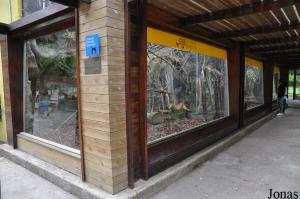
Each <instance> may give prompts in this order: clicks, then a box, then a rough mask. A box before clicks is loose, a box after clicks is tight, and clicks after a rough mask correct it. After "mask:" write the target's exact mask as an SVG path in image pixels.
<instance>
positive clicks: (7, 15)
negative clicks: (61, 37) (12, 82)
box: [0, 0, 22, 142]
mask: <svg viewBox="0 0 300 199" xmlns="http://www.w3.org/2000/svg"><path fill="white" fill-rule="evenodd" d="M21 16H22V0H0V22H1V23H5V24H10V23H11V22H13V21H16V20H18V19H19V18H21ZM0 49H1V48H0ZM0 103H1V115H2V118H1V120H0V141H3V142H7V132H6V118H5V109H4V108H5V104H4V87H3V70H2V60H1V50H0Z"/></svg>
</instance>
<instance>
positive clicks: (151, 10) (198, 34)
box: [146, 5, 231, 48]
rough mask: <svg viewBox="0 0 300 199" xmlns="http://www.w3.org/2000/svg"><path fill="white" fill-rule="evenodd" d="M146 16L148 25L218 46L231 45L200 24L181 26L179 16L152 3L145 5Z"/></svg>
mask: <svg viewBox="0 0 300 199" xmlns="http://www.w3.org/2000/svg"><path fill="white" fill-rule="evenodd" d="M146 16H147V23H148V26H152V27H154V28H158V29H161V30H165V31H168V32H172V33H175V34H178V35H182V36H186V37H189V38H191V39H195V40H199V41H202V42H205V43H208V44H212V45H215V46H218V47H222V48H224V47H225V48H226V47H231V42H230V41H226V40H223V41H221V40H216V39H215V37H216V36H217V35H216V33H215V32H213V31H211V30H209V29H206V28H203V27H200V26H199V27H197V28H195V27H182V26H181V22H180V18H179V17H177V16H175V15H173V14H170V13H169V12H167V11H165V10H163V9H161V8H157V7H155V6H153V5H147V9H146Z"/></svg>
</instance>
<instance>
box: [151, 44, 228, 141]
mask: <svg viewBox="0 0 300 199" xmlns="http://www.w3.org/2000/svg"><path fill="white" fill-rule="evenodd" d="M147 63H148V67H147V69H148V71H147V130H148V142H152V141H155V140H158V139H161V138H164V137H167V136H171V135H174V134H177V133H180V132H183V131H187V130H189V129H192V128H195V127H199V126H201V125H203V124H206V123H208V122H211V121H214V120H218V119H220V118H223V117H226V116H229V105H228V79H227V76H228V75H227V61H226V60H224V59H219V58H215V57H210V56H207V55H202V54H197V53H194V52H190V51H184V50H179V49H175V48H171V47H166V46H161V45H157V44H151V43H149V44H148V57H147Z"/></svg>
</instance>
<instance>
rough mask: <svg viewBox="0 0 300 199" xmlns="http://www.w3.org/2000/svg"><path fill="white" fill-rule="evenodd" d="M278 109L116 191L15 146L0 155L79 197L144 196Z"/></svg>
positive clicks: (4, 148) (125, 198) (3, 149)
mask: <svg viewBox="0 0 300 199" xmlns="http://www.w3.org/2000/svg"><path fill="white" fill-rule="evenodd" d="M276 113H277V112H273V113H271V114H269V115H267V116H265V117H264V118H262V119H260V120H258V121H256V122H255V123H253V124H251V125H249V126H247V127H245V128H243V129H240V130H238V131H237V132H235V133H234V134H232V135H230V136H228V137H226V138H224V139H222V140H220V141H219V142H217V143H215V144H213V145H211V146H209V147H207V148H205V149H203V150H202V151H200V152H198V153H196V154H194V155H192V156H191V157H189V158H187V159H185V160H184V161H182V162H180V163H178V164H176V165H174V166H172V167H170V168H169V169H167V170H165V171H163V172H161V173H159V174H157V175H155V176H154V177H152V178H150V179H149V180H147V181H143V180H139V181H138V182H137V183H136V184H135V188H134V189H126V190H124V191H122V192H120V193H118V194H116V195H111V194H109V193H106V192H104V191H102V190H100V189H98V188H96V187H94V186H92V185H90V184H88V183H84V182H82V181H81V179H80V178H79V177H78V176H75V175H73V174H71V173H69V172H67V171H64V170H62V169H60V168H58V167H56V166H53V165H52V164H49V163H47V162H44V161H42V160H39V159H37V158H35V157H33V156H32V155H30V154H27V153H24V152H22V151H19V150H14V149H13V148H12V147H10V146H8V145H7V144H2V145H0V156H3V157H5V158H7V159H9V160H11V161H13V162H15V163H17V164H19V165H21V166H23V167H24V168H26V169H28V170H29V171H31V172H33V173H36V174H37V175H39V176H41V177H43V178H45V179H47V180H48V181H50V182H52V183H53V184H55V185H57V186H59V187H60V188H62V189H63V190H65V191H67V192H69V193H71V194H73V195H74V196H76V197H78V198H81V199H102V198H103V199H117V198H118V199H128V198H132V199H140V198H141V199H146V198H150V197H151V196H152V195H154V194H156V193H158V192H159V191H161V190H163V189H165V188H166V187H167V186H169V185H170V184H172V183H173V182H175V181H176V180H178V179H179V178H181V177H182V176H184V175H186V174H187V173H189V172H191V171H192V170H193V169H195V168H197V167H199V166H200V165H201V164H203V163H204V162H205V161H207V160H209V159H211V158H213V157H214V156H216V155H217V154H218V153H220V152H222V151H224V150H225V149H227V148H228V147H230V146H231V145H233V144H234V143H236V142H238V141H239V140H241V139H242V138H243V137H245V136H246V135H248V134H250V133H251V132H253V131H254V130H255V129H257V128H259V127H260V126H262V125H263V124H265V123H266V122H267V121H269V120H271V119H273V118H274V117H275V116H276Z"/></svg>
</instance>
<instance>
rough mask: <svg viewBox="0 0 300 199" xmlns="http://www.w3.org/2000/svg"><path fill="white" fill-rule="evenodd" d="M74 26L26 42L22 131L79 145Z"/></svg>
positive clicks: (71, 144) (62, 142) (67, 143)
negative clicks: (23, 122) (23, 126)
mask: <svg viewBox="0 0 300 199" xmlns="http://www.w3.org/2000/svg"><path fill="white" fill-rule="evenodd" d="M75 49H76V41H75V30H74V28H69V29H66V30H63V31H60V32H56V33H52V34H49V35H45V36H42V37H39V38H36V39H32V40H29V41H26V42H25V59H24V62H25V64H24V65H25V67H24V79H25V82H24V85H25V88H24V108H25V111H24V121H25V124H24V125H25V132H27V133H31V134H33V135H35V136H38V137H41V138H44V139H47V140H51V141H54V142H57V143H60V144H63V145H66V146H69V147H73V148H79V141H78V129H77V117H78V115H77V86H76V64H75V62H76V53H75Z"/></svg>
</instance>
